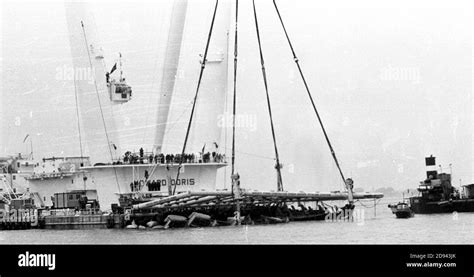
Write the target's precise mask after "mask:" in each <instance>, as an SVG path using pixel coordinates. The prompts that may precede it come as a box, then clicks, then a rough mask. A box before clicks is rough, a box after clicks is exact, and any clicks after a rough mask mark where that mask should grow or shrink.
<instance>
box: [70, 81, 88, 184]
mask: <svg viewBox="0 0 474 277" xmlns="http://www.w3.org/2000/svg"><path fill="white" fill-rule="evenodd" d="M73 81H74V98H75V100H76V117H77V132H78V134H79V150H80V152H81V163H82V164H83V163H84V152H83V151H82V135H81V122H80V120H79V103H78V100H77V87H76V74H74V79H73ZM84 177H85V176H83V182H84V190H85V189H86V180H85V178H84Z"/></svg>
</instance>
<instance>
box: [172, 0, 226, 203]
mask: <svg viewBox="0 0 474 277" xmlns="http://www.w3.org/2000/svg"><path fill="white" fill-rule="evenodd" d="M218 4H219V0H216V5H215V7H214V14H213V15H212V21H211V28H210V29H209V34H208V37H207V43H206V49H205V51H204V56H203V59H202V63H201V72H200V73H199V80H198V84H197V87H196V93H195V95H194V100H193V107H192V109H191V115H190V116H189V122H188V128H187V130H186V136H185V138H184V143H183V150H182V151H181V156H180V160H179V165H178V173H177V174H176V181H175V183H174V187H173V195H174V194H175V193H176V185H177V183H178V180H179V173H180V171H181V166H182V165H183V160H184V159H183V156H184V152H185V151H186V144H187V142H188V138H189V131H190V130H191V124H192V122H193V116H194V109H195V108H196V102H197V97H198V94H199V88H200V87H201V80H202V75H203V73H204V68H205V67H206V59H207V52H208V50H209V43H210V41H211V36H212V29H213V28H214V21H215V19H216V12H217V6H218ZM170 185H171V184H170Z"/></svg>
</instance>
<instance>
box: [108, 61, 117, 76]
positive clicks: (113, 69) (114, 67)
mask: <svg viewBox="0 0 474 277" xmlns="http://www.w3.org/2000/svg"><path fill="white" fill-rule="evenodd" d="M116 69H117V63H115V64H114V66H112V69H111V70H110V74H112V72H114V71H115V70H116Z"/></svg>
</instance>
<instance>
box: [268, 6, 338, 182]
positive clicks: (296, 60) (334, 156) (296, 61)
mask: <svg viewBox="0 0 474 277" xmlns="http://www.w3.org/2000/svg"><path fill="white" fill-rule="evenodd" d="M273 5H274V6H275V10H276V12H277V14H278V18H279V19H280V23H281V26H282V27H283V31H284V32H285V36H286V39H287V41H288V44H289V46H290V49H291V52H292V54H293V60H294V61H295V63H296V66H297V67H298V71H299V73H300V76H301V79H302V80H303V83H304V86H305V88H306V92H307V93H308V97H309V99H310V101H311V104H312V106H313V110H314V112H315V113H316V117H317V118H318V121H319V124H320V125H321V129H322V130H323V133H324V137H325V138H326V142H327V144H328V146H329V150H330V151H331V155H332V157H333V159H334V162H335V163H336V166H337V168H338V170H339V174H340V175H341V178H342V182H343V183H344V184H346V178H345V177H344V174H343V173H342V169H341V166H340V165H339V161H338V160H337V157H336V153H335V152H334V149H333V147H332V145H331V142H330V141H329V137H328V134H327V133H326V129H325V128H324V125H323V122H322V120H321V117H320V115H319V112H318V110H317V109H316V104H315V103H314V100H313V97H312V96H311V92H310V91H309V87H308V84H307V83H306V79H305V77H304V75H303V71H302V69H301V66H300V64H299V60H298V58H297V56H296V53H295V50H294V48H293V45H292V44H291V41H290V37H289V36H288V32H287V31H286V28H285V24H284V23H283V19H282V18H281V15H280V11H279V10H278V6H277V4H276V2H275V0H273Z"/></svg>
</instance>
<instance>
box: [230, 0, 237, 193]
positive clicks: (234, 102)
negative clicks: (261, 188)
mask: <svg viewBox="0 0 474 277" xmlns="http://www.w3.org/2000/svg"><path fill="white" fill-rule="evenodd" d="M238 17H239V0H236V1H235V37H234V95H233V104H232V171H231V172H232V173H231V176H233V175H234V172H235V169H234V167H235V113H236V99H237V55H238V52H237V24H238ZM232 191H234V190H232Z"/></svg>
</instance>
